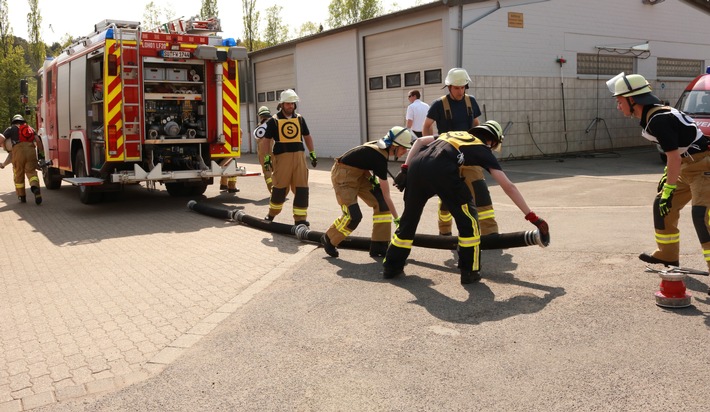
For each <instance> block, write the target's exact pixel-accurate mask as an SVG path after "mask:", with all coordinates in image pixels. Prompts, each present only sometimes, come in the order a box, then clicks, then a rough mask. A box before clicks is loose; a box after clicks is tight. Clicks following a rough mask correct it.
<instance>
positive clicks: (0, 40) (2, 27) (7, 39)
mask: <svg viewBox="0 0 710 412" xmlns="http://www.w3.org/2000/svg"><path fill="white" fill-rule="evenodd" d="M7 15H8V9H7V0H0V58H2V57H4V56H6V55H7V53H8V52H9V50H10V47H11V46H12V27H10V22H9V21H8V19H7Z"/></svg>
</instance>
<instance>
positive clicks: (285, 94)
mask: <svg viewBox="0 0 710 412" xmlns="http://www.w3.org/2000/svg"><path fill="white" fill-rule="evenodd" d="M296 102H298V95H297V94H296V92H294V91H293V89H286V90H284V91H282V92H281V97H279V103H296Z"/></svg>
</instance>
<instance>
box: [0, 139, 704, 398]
mask: <svg viewBox="0 0 710 412" xmlns="http://www.w3.org/2000/svg"><path fill="white" fill-rule="evenodd" d="M240 163H241V164H243V165H246V166H247V168H249V169H251V170H256V159H255V156H253V155H247V156H245V157H244V158H243V159H242V161H241V162H240ZM502 164H503V168H504V170H505V171H506V172H507V173H508V175H509V177H510V178H511V180H512V181H513V182H515V183H516V185H517V186H518V188H519V189H520V191H521V192H522V193H523V195H524V196H525V199H526V200H527V202H528V204H529V205H530V206H531V207H532V209H533V210H534V211H535V212H536V213H537V214H538V215H539V216H541V217H543V218H544V219H545V220H547V221H548V223H549V225H550V228H551V234H552V239H551V244H550V246H549V247H547V248H541V247H538V246H529V247H520V248H511V249H504V250H486V251H484V252H483V257H482V261H483V270H482V274H483V280H482V281H481V282H480V283H477V284H473V285H466V286H462V285H461V284H460V283H459V273H458V270H457V269H456V256H455V254H454V252H453V251H449V250H436V249H426V248H421V247H420V248H417V247H415V248H414V249H413V251H412V254H411V255H410V260H409V263H408V265H407V266H406V267H405V275H404V276H401V277H399V278H396V279H393V280H385V279H382V276H381V261H380V260H381V259H373V258H371V257H370V256H369V255H368V254H367V252H364V251H358V250H348V249H342V250H341V251H340V257H339V258H337V259H333V258H330V257H328V256H327V255H326V254H325V252H324V251H323V249H322V248H320V247H318V246H317V245H316V244H312V243H308V242H301V241H299V240H297V239H295V238H294V237H291V236H285V235H275V234H272V233H269V232H265V231H261V230H258V229H255V228H252V227H249V226H248V225H244V224H237V223H235V222H228V221H223V220H220V219H217V218H213V217H208V216H204V215H200V214H197V213H195V212H191V211H188V210H187V207H186V203H187V199H175V198H170V197H169V196H168V195H167V193H165V191H164V189H160V188H158V190H156V191H150V192H149V191H146V190H127V193H124V194H123V196H122V197H120V198H119V199H117V200H113V201H111V202H108V203H105V204H101V205H93V206H87V205H81V204H80V203H79V201H78V195H76V190H75V188H73V187H70V186H69V187H65V186H62V189H61V190H60V191H56V192H55V191H46V190H45V192H44V193H45V196H44V197H45V203H44V204H43V205H42V206H39V207H38V206H35V205H34V204H29V203H28V204H25V205H19V204H17V202H16V200H15V197H14V195H13V194H12V192H11V189H12V183H11V182H10V179H11V178H10V174H9V171H7V170H4V171H0V189H1V190H2V192H1V194H0V202H1V203H0V206H1V208H0V222H2V225H3V230H4V232H5V233H4V234H3V237H2V239H3V240H2V246H3V250H5V256H4V257H3V259H2V261H1V262H0V272H1V275H0V280H2V281H1V282H0V296H2V297H3V301H5V302H7V304H3V305H2V306H0V316H1V318H2V319H3V322H2V323H3V326H0V338H2V339H0V345H2V346H0V353H3V355H0V411H20V410H28V409H36V410H41V411H126V410H131V411H133V410H135V411H167V410H170V411H214V410H229V411H232V410H243V411H264V410H268V411H272V410H273V411H345V410H348V411H353V410H355V411H393V410H398V411H399V410H401V411H444V410H446V411H470V410H479V411H500V410H510V411H513V410H515V411H531V410H535V411H542V410H544V411H551V410H553V411H557V410H560V411H561V410H565V411H570V410H575V411H577V410H578V411H618V410H625V411H681V410H682V411H688V410H704V409H705V407H703V406H702V405H703V404H704V401H703V399H704V394H705V392H704V391H705V390H706V388H707V382H708V379H707V378H708V373H707V372H706V370H707V365H708V364H709V361H710V357H709V356H708V351H707V350H706V349H705V346H706V344H707V337H708V326H710V321H709V319H708V311H709V309H710V299H709V298H708V295H707V290H708V286H707V284H708V279H707V278H706V277H701V276H694V277H690V278H688V279H686V281H685V284H686V286H687V288H688V292H689V293H690V294H691V295H692V299H691V306H690V307H687V308H683V309H667V308H662V307H659V306H657V305H656V304H655V298H654V293H655V292H656V291H658V289H659V283H660V278H659V277H658V276H657V275H655V274H650V273H646V272H645V271H644V269H645V264H644V263H643V262H641V261H639V260H638V259H637V255H638V254H639V253H640V252H643V251H649V252H650V251H652V249H653V247H654V240H653V239H654V237H653V227H652V218H651V206H650V205H651V202H652V199H653V196H654V195H655V193H654V192H655V187H656V183H657V181H658V178H659V177H660V175H661V174H662V171H663V165H662V164H661V163H660V162H659V159H658V154H657V153H656V151H655V149H654V148H652V147H644V148H636V149H628V150H616V151H613V152H612V151H610V152H600V153H590V154H585V155H569V156H558V157H546V158H539V159H534V160H506V161H504V162H503V163H502ZM331 165H332V161H328V159H321V160H320V161H319V165H318V167H317V169H315V170H313V169H312V170H311V175H310V192H311V198H310V200H311V202H310V203H311V204H310V207H309V217H308V220H309V221H310V222H311V228H313V229H315V230H320V231H325V230H326V229H327V227H328V226H329V225H330V223H332V221H333V219H335V218H336V217H337V216H338V214H339V208H338V206H337V204H336V201H335V196H334V194H333V191H332V188H331V185H330V176H329V170H330V166H331ZM396 168H397V164H392V171H393V172H395V171H396ZM489 183H490V179H489ZM238 186H239V187H240V189H241V191H240V192H239V193H237V194H236V196H234V195H228V194H225V193H220V192H219V191H218V189H217V187H216V185H215V186H214V187H210V188H209V189H208V191H207V192H206V193H205V196H204V197H202V198H200V199H197V200H198V201H201V202H207V203H210V204H213V205H217V206H222V207H225V208H231V209H239V210H243V211H244V212H245V213H247V214H248V215H250V216H257V217H261V216H262V215H265V213H266V210H267V208H268V197H267V192H266V188H265V185H264V182H263V180H262V179H261V178H260V177H249V178H240V179H239V183H238ZM134 189H139V188H134ZM394 193H395V194H394V197H395V203H396V204H397V205H398V207H401V206H402V202H401V194H399V192H396V191H395V192H394ZM491 194H492V197H493V201H494V205H495V210H496V216H497V219H498V222H499V226H500V228H501V231H502V232H517V231H523V230H532V229H534V227H533V226H532V225H530V223H528V222H526V221H525V220H524V218H523V216H522V214H521V212H520V211H519V210H518V209H517V208H516V207H515V205H514V204H513V203H512V202H511V201H510V200H509V199H508V198H507V197H506V196H505V194H504V193H503V192H502V191H501V190H500V188H499V187H497V186H496V185H494V184H491ZM291 200H292V195H290V196H289V199H288V200H287V202H286V206H285V208H284V212H283V213H282V214H281V215H279V216H278V217H277V219H276V221H277V222H282V223H291V222H292V217H291V213H290V212H291V209H290V207H291ZM363 210H364V214H365V219H363V223H362V224H361V226H360V227H359V228H358V229H357V230H356V232H355V233H354V235H358V236H369V230H370V228H371V225H370V222H369V217H370V216H371V212H370V211H369V210H368V209H367V208H363ZM680 228H681V257H680V260H681V264H682V265H683V266H687V267H693V268H696V269H704V268H705V263H704V261H703V257H702V252H701V250H700V246H699V244H698V242H697V239H696V237H695V231H694V229H693V227H692V222H691V218H690V210H689V208H686V210H684V211H683V213H682V219H681V226H680ZM420 233H427V234H435V233H436V202H435V201H434V200H432V201H431V202H430V203H429V204H428V205H427V210H426V211H425V215H424V218H423V219H422V223H421V225H420ZM18 245H20V246H18ZM77 301H79V302H83V303H77ZM67 308H69V309H67ZM42 319H44V320H42ZM47 319H49V321H48V320H47ZM117 342H120V343H117ZM27 345H29V346H30V347H32V348H33V349H32V350H29V351H28V350H25V349H24V347H25V346H27ZM67 348H70V349H67ZM8 354H10V355H12V356H10V355H8ZM131 354H132V355H133V356H131ZM62 365H64V366H62ZM62 368H63V369H62ZM61 371H65V372H64V373H61ZM82 371H83V372H82ZM42 378H44V380H43V379H42ZM60 378H61V379H60ZM23 383H24V385H25V386H23Z"/></svg>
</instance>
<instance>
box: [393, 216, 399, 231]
mask: <svg viewBox="0 0 710 412" xmlns="http://www.w3.org/2000/svg"><path fill="white" fill-rule="evenodd" d="M399 219H400V218H398V217H396V218H394V219H392V221H393V222H394V227H395V229H397V228H399Z"/></svg>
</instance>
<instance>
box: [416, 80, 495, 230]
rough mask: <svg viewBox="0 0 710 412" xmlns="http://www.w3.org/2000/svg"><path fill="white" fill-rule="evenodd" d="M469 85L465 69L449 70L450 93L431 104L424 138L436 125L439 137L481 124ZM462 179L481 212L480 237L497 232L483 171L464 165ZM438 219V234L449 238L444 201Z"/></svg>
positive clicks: (449, 228)
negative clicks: (467, 92)
mask: <svg viewBox="0 0 710 412" xmlns="http://www.w3.org/2000/svg"><path fill="white" fill-rule="evenodd" d="M469 83H471V78H470V77H469V75H468V72H466V70H465V69H462V68H458V67H456V68H453V69H451V70H449V73H448V74H447V75H446V79H444V84H445V85H446V87H448V89H449V94H448V95H446V96H442V97H441V98H439V99H437V100H435V101H434V102H433V103H432V104H431V107H430V108H429V112H428V113H427V118H426V120H425V121H424V128H423V133H424V136H431V135H433V134H434V133H433V132H434V130H433V124H434V122H436V129H437V131H438V133H439V134H441V133H446V132H453V131H467V130H469V129H470V128H471V127H474V126H478V125H479V123H480V122H479V120H478V117H479V116H480V115H481V109H480V108H479V107H478V103H477V102H476V98H475V97H473V96H471V95H469V94H466V90H467V89H468V88H469ZM461 176H462V177H463V178H464V180H465V181H466V185H467V186H468V188H469V189H470V190H471V193H472V194H473V200H474V204H475V205H476V209H477V210H478V218H479V221H480V225H481V234H482V235H488V234H491V233H498V223H497V222H496V218H495V212H494V210H493V201H492V200H491V194H490V192H489V191H488V185H487V184H486V181H485V179H484V177H483V169H482V168H481V167H480V166H462V167H461ZM438 217H439V234H440V235H450V234H451V227H452V216H451V213H450V212H449V210H447V209H446V205H445V204H443V203H442V202H441V201H440V202H439V216H438Z"/></svg>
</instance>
